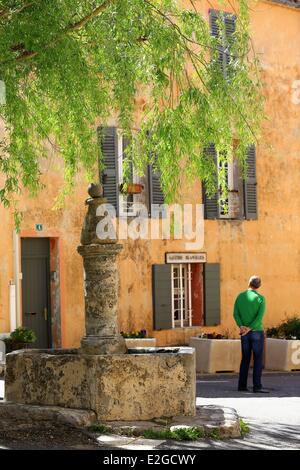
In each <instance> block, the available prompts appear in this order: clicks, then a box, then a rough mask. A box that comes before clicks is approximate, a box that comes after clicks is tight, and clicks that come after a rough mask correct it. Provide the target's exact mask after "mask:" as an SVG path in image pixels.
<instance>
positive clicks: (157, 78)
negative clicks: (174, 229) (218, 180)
mask: <svg viewBox="0 0 300 470" xmlns="http://www.w3.org/2000/svg"><path fill="white" fill-rule="evenodd" d="M239 6H240V14H239V16H238V18H237V29H236V32H235V34H234V41H232V43H231V44H230V47H232V54H233V56H234V60H232V61H231V63H230V66H229V69H228V74H229V75H228V76H227V77H224V75H223V74H222V73H220V69H219V68H218V67H214V66H212V63H213V62H212V58H213V56H214V54H216V53H217V47H218V44H217V42H216V38H213V37H212V36H211V34H210V30H209V24H208V22H207V20H206V19H205V18H204V17H203V16H202V15H201V14H200V13H197V12H196V11H195V9H194V7H193V6H192V3H191V6H190V8H189V9H187V8H184V9H180V8H179V6H178V2H177V1H175V0H174V1H173V0H97V1H92V0H43V1H42V0H32V1H30V0H23V1H21V0H19V1H17V0H2V1H0V79H1V80H3V81H4V82H5V86H6V104H5V105H3V106H1V107H0V119H1V120H3V122H4V123H5V126H6V132H5V136H4V143H3V144H1V146H0V152H1V154H0V171H1V172H2V173H4V175H6V183H5V184H4V186H3V188H2V189H1V191H0V199H1V201H2V202H3V203H5V204H6V205H8V204H9V201H10V200H11V198H12V195H13V193H15V192H17V191H19V190H20V188H27V189H28V190H29V191H30V192H31V193H32V194H35V193H36V191H37V189H38V188H39V187H40V160H41V157H45V158H47V155H49V147H50V148H52V151H53V152H55V153H56V154H57V155H59V156H60V157H61V159H62V160H63V162H64V171H65V180H66V187H65V189H64V191H65V190H66V189H68V188H71V187H72V181H73V179H74V177H75V175H76V173H77V172H78V171H79V170H81V169H82V168H84V169H85V171H86V172H87V173H88V174H93V173H94V174H95V169H96V165H97V161H98V152H99V150H98V143H97V138H96V137H97V133H96V125H95V123H96V121H97V122H100V121H101V122H102V123H103V124H105V122H106V120H107V119H108V117H109V116H110V115H112V114H114V115H117V116H118V122H119V127H121V128H122V129H123V130H124V132H125V133H126V135H128V136H131V141H132V149H131V150H130V152H128V153H129V154H130V156H131V158H132V159H133V161H134V162H135V165H136V167H137V168H138V169H139V171H142V169H143V168H144V167H145V165H146V164H148V163H149V162H151V159H152V158H153V155H155V165H156V166H157V167H158V169H159V170H160V172H161V174H162V185H163V189H164V191H165V193H166V195H167V199H169V200H174V199H175V197H176V195H177V194H178V191H179V188H180V185H181V183H182V180H183V179H184V178H186V177H187V178H188V180H189V181H190V182H192V181H193V179H195V178H200V179H202V180H204V181H205V182H206V183H207V186H208V187H210V188H211V190H212V191H213V189H212V188H213V185H214V182H215V175H214V169H213V168H212V166H211V163H210V162H209V161H208V160H207V158H206V157H205V155H204V152H203V149H204V148H205V147H207V146H208V145H209V144H210V143H211V142H214V143H215V144H216V148H217V149H218V151H219V152H223V153H225V152H227V153H229V154H230V153H231V152H230V151H231V150H232V145H233V139H235V140H236V141H237V142H238V145H237V149H236V153H237V155H238V156H239V158H240V159H241V160H243V158H244V154H245V149H246V148H247V146H248V145H249V144H250V143H252V142H253V140H254V139H255V138H257V137H258V135H259V129H260V125H261V120H262V118H263V99H262V93H261V82H260V78H259V73H258V67H257V64H256V62H255V61H254V60H253V59H251V61H250V59H248V50H249V18H248V7H247V2H246V0H240V1H239ZM220 9H222V6H221V3H220ZM141 96H144V104H143V106H141V107H140V109H139V112H138V113H136V105H137V102H138V100H139V99H140V97H141ZM137 129H140V132H137Z"/></svg>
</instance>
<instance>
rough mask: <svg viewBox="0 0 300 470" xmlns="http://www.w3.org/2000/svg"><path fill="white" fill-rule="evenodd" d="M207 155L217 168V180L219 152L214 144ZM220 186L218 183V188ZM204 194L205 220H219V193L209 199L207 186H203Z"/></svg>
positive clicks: (205, 150) (206, 150)
mask: <svg viewBox="0 0 300 470" xmlns="http://www.w3.org/2000/svg"><path fill="white" fill-rule="evenodd" d="M204 153H205V155H207V157H208V158H210V159H212V161H213V164H214V165H215V168H216V178H217V151H216V148H215V145H214V144H211V145H210V146H209V147H207V148H206V149H204ZM217 186H218V184H217V181H216V187H217ZM202 192H203V201H204V218H205V219H217V218H218V216H219V202H218V199H219V197H218V192H216V194H215V195H214V196H212V197H211V198H209V197H208V196H207V194H206V188H205V184H204V183H203V184H202Z"/></svg>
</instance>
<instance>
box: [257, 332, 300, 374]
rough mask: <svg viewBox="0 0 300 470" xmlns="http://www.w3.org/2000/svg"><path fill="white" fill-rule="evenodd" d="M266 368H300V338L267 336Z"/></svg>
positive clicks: (289, 369) (286, 369)
mask: <svg viewBox="0 0 300 470" xmlns="http://www.w3.org/2000/svg"><path fill="white" fill-rule="evenodd" d="M265 367H266V369H269V370H284V371H291V370H300V340H297V339H277V338H267V344H266V364H265Z"/></svg>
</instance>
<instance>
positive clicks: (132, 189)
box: [120, 183, 144, 194]
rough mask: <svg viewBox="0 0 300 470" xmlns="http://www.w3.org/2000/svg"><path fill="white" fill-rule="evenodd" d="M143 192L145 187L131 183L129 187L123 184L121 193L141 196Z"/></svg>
mask: <svg viewBox="0 0 300 470" xmlns="http://www.w3.org/2000/svg"><path fill="white" fill-rule="evenodd" d="M125 188H126V189H125ZM143 190H144V185H143V184H139V183H129V184H127V187H126V186H125V185H123V184H121V185H120V191H121V193H123V194H140V193H141V192H142V191H143Z"/></svg>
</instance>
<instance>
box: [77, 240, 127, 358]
mask: <svg viewBox="0 0 300 470" xmlns="http://www.w3.org/2000/svg"><path fill="white" fill-rule="evenodd" d="M121 249H122V245H120V244H107V245H86V246H79V247H78V252H79V254H80V255H81V256H82V258H83V265H84V271H85V327H86V336H85V337H83V338H82V341H81V346H82V350H83V352H84V353H86V354H121V353H125V352H126V344H125V340H124V338H123V337H122V336H121V335H120V334H119V331H118V326H117V325H118V318H117V315H118V313H117V311H118V289H119V273H118V270H117V264H116V257H117V255H118V253H119V252H120V251H121Z"/></svg>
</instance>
